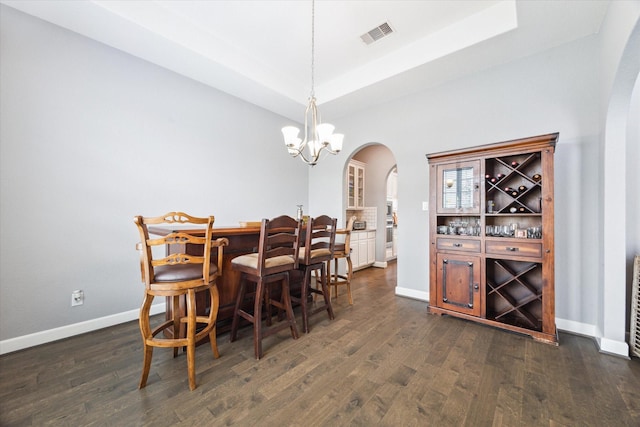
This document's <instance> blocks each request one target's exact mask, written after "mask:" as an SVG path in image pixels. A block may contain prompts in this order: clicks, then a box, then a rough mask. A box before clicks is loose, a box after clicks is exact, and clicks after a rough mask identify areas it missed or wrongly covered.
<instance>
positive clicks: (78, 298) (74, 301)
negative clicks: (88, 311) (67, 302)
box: [71, 290, 84, 307]
mask: <svg viewBox="0 0 640 427" xmlns="http://www.w3.org/2000/svg"><path fill="white" fill-rule="evenodd" d="M82 304H84V292H83V291H81V290H77V291H73V292H71V307H75V306H76V305H82Z"/></svg>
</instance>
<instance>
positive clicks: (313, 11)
mask: <svg viewBox="0 0 640 427" xmlns="http://www.w3.org/2000/svg"><path fill="white" fill-rule="evenodd" d="M315 22H316V2H315V0H311V97H312V98H313V97H315V96H316V94H315V73H314V69H315V56H316V43H315V34H316V29H315Z"/></svg>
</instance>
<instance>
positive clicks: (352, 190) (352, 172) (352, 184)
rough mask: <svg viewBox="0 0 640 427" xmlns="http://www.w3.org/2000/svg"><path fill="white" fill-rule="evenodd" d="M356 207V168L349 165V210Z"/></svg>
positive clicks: (351, 164)
mask: <svg viewBox="0 0 640 427" xmlns="http://www.w3.org/2000/svg"><path fill="white" fill-rule="evenodd" d="M355 207H356V166H355V165H354V164H353V163H349V165H348V166H347V209H355Z"/></svg>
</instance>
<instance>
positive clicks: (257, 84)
mask: <svg viewBox="0 0 640 427" xmlns="http://www.w3.org/2000/svg"><path fill="white" fill-rule="evenodd" d="M0 3H3V4H5V5H8V6H10V7H13V8H15V9H18V10H21V11H23V12H25V13H28V14H31V15H34V16H36V17H39V18H41V19H44V20H46V21H49V22H52V23H54V24H57V25H59V26H61V27H64V28H67V29H70V30H72V31H75V32H77V33H80V34H83V35H85V36H87V37H90V38H92V39H95V40H97V41H100V42H102V43H104V44H106V45H109V46H112V47H114V48H117V49H120V50H122V51H124V52H127V53H130V54H132V55H135V56H137V57H140V58H143V59H145V60H147V61H149V62H152V63H155V64H157V65H160V66H162V67H165V68H167V69H169V70H172V71H175V72H177V73H179V74H182V75H185V76H187V77H190V78H192V79H194V80H197V81H199V82H202V83H204V84H206V85H209V86H212V87H215V88H217V89H219V90H221V91H224V92H226V93H229V94H231V95H234V96H236V97H239V98H241V99H244V100H246V101H248V102H251V103H253V104H256V105H258V106H261V107H263V108H265V109H268V110H270V111H273V112H275V113H277V114H280V115H283V116H285V117H287V118H289V119H291V120H296V121H301V120H302V119H303V112H304V106H305V105H306V103H307V99H308V96H309V93H310V90H311V22H312V19H311V1H310V0H296V1H292V0H288V1H269V0H262V1H249V0H244V1H237V0H236V1H223V0H214V1H188V0H183V1H150V0H144V1H133V0H131V1H114V0H107V1H102V0H94V1H77V0H70V1H66V0H57V1H30V0H19V1H15V0H1V1H0ZM609 3H610V1H597V0H585V1H580V0H549V1H544V0H505V1H495V0H491V1H489V0H487V1H484V0H471V1H462V0H458V1H451V0H445V1H437V0H423V1H419V0H412V1H402V0H393V1H382V0H376V1H373V0H368V1H357V0H349V1H346V0H344V1H332V0H317V1H316V4H315V73H314V75H315V78H314V86H315V94H316V98H317V100H318V104H319V105H321V106H323V108H322V109H323V115H324V117H328V115H331V119H332V120H333V119H334V118H335V117H339V116H343V115H346V114H350V113H353V112H355V111H358V110H360V109H363V108H366V107H367V106H370V105H372V104H377V103H382V102H386V101H389V100H391V99H394V98H396V97H399V96H403V95H406V94H408V93H411V92H415V91H418V90H423V89H426V88H429V87H432V86H435V85H438V84H441V83H443V82H445V81H447V80H451V79H454V78H458V77H461V76H463V75H465V74H470V73H474V72H478V71H480V70H482V69H486V68H490V67H492V66H495V65H498V64H502V63H506V62H509V61H512V60H514V59H517V58H521V57H525V56H528V55H532V54H534V53H537V52H541V51H543V50H546V49H549V48H552V47H554V46H557V45H560V44H563V43H567V42H570V41H572V40H575V39H578V38H582V37H585V36H588V35H591V34H595V33H597V32H598V30H599V28H600V25H601V23H602V21H603V19H604V16H605V14H606V11H607V7H608V5H609ZM384 23H388V24H389V26H390V27H391V29H392V30H393V32H392V33H391V34H389V35H387V36H386V37H383V38H381V39H379V40H377V41H375V42H373V43H371V44H366V43H364V42H363V41H362V39H361V37H360V36H361V35H363V34H365V33H367V32H368V31H370V30H372V29H374V28H376V27H378V26H380V25H381V24H384Z"/></svg>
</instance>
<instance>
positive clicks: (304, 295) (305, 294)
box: [282, 267, 311, 334]
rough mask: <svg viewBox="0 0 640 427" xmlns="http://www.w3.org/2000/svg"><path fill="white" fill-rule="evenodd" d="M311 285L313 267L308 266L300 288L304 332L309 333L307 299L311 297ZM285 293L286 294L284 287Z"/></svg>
mask: <svg viewBox="0 0 640 427" xmlns="http://www.w3.org/2000/svg"><path fill="white" fill-rule="evenodd" d="M309 286H311V268H308V267H307V268H306V269H305V272H304V279H303V280H302V288H301V289H300V307H301V310H302V332H304V333H305V334H307V333H309V311H308V307H307V299H308V298H309ZM282 293H283V295H286V293H285V292H284V289H283V291H282Z"/></svg>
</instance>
